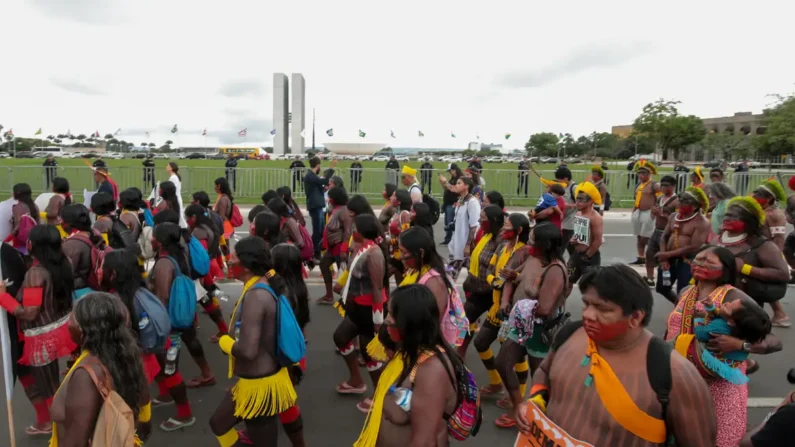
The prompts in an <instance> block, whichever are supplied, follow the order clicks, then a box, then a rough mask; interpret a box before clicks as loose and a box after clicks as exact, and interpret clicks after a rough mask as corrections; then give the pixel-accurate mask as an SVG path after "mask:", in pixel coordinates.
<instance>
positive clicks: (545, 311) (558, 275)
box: [503, 265, 566, 318]
mask: <svg viewBox="0 0 795 447" xmlns="http://www.w3.org/2000/svg"><path fill="white" fill-rule="evenodd" d="M548 268H549V270H548V271H547V274H546V276H545V277H544V281H543V282H542V283H541V287H540V288H539V290H538V298H539V299H538V309H536V316H537V317H541V318H545V317H548V316H550V315H552V312H554V311H555V309H557V308H558V306H560V303H559V302H558V297H559V296H560V294H561V293H562V292H563V287H564V283H565V282H566V278H565V276H564V274H563V269H562V268H560V267H559V266H557V265H552V266H550V267H548ZM503 293H504V292H503Z"/></svg>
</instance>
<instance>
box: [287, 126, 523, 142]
mask: <svg viewBox="0 0 795 447" xmlns="http://www.w3.org/2000/svg"><path fill="white" fill-rule="evenodd" d="M275 134H276V130H273V131H271V135H275ZM326 135H328V136H330V137H333V136H334V129H333V128H332V129H328V130H327V131H326ZM366 136H367V132H365V131H363V130H361V129H359V137H360V138H364V137H366ZM389 136H390V137H392V138H397V136H395V131H394V130H390V131H389ZM417 136H418V137H420V138H423V137H425V133H423V131H421V130H418V131H417ZM450 137H451V138H456V136H455V132H450ZM475 138H477V139H478V140H479V139H480V135H479V134H478V135H476V136H475ZM510 138H511V134H510V133H506V134H505V139H506V140H508V139H510Z"/></svg>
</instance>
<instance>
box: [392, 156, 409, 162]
mask: <svg viewBox="0 0 795 447" xmlns="http://www.w3.org/2000/svg"><path fill="white" fill-rule="evenodd" d="M395 160H397V161H409V157H407V156H405V155H398V156H397V157H395Z"/></svg>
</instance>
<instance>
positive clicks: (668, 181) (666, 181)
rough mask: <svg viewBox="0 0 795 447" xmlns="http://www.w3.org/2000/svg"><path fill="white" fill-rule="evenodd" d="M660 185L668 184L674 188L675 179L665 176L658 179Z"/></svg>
mask: <svg viewBox="0 0 795 447" xmlns="http://www.w3.org/2000/svg"><path fill="white" fill-rule="evenodd" d="M660 183H669V184H670V185H672V186H676V178H674V176H672V175H665V176H663V178H661V179H660Z"/></svg>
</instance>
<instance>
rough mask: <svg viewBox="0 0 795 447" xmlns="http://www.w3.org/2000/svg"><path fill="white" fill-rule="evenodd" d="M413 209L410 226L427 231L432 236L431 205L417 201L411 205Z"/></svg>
mask: <svg viewBox="0 0 795 447" xmlns="http://www.w3.org/2000/svg"><path fill="white" fill-rule="evenodd" d="M411 207H412V209H413V210H414V221H413V222H411V226H412V227H420V228H422V229H424V230H425V231H427V232H428V233H429V234H430V235H431V238H433V215H432V213H431V207H430V206H428V204H427V203H423V202H417V203H415V204H414V205H412V206H411Z"/></svg>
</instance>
